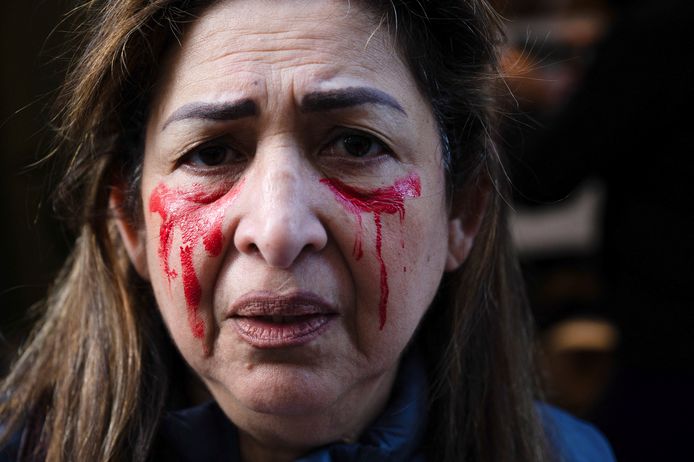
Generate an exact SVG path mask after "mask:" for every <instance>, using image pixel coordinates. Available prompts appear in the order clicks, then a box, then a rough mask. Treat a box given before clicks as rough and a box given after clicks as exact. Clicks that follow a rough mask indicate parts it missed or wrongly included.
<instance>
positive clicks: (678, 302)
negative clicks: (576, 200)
mask: <svg viewBox="0 0 694 462" xmlns="http://www.w3.org/2000/svg"><path fill="white" fill-rule="evenodd" d="M610 6H611V7H612V10H611V11H612V13H613V22H612V24H611V26H610V27H609V29H608V30H607V32H606V34H605V36H604V38H603V39H601V40H600V41H599V42H598V44H597V46H596V47H595V48H594V50H593V52H592V56H591V57H590V58H591V59H590V60H589V61H587V64H588V65H587V66H586V67H585V71H584V74H583V76H582V77H580V79H577V80H576V85H573V88H572V89H571V91H569V92H566V93H565V94H566V95H569V96H567V97H566V98H564V99H563V100H562V98H555V97H554V96H555V95H554V93H553V90H552V89H553V88H554V87H556V84H551V82H550V85H549V86H548V91H547V94H546V95H544V96H548V95H549V96H548V97H547V98H546V100H547V101H549V102H550V105H549V106H548V105H543V103H544V102H545V100H543V99H542V98H538V97H537V96H536V94H537V92H536V91H535V89H536V88H537V87H538V85H539V84H538V81H537V80H535V79H534V78H535V77H538V76H539V75H538V72H535V73H533V65H532V64H530V65H529V66H528V70H529V72H528V73H526V74H524V75H522V77H521V78H517V79H515V80H514V81H512V86H515V87H514V89H515V90H516V92H517V94H518V99H519V101H520V102H521V104H522V103H523V102H527V101H528V100H533V99H535V102H536V104H535V105H534V106H533V105H527V104H526V106H525V108H530V112H532V113H533V114H534V115H535V117H536V118H538V119H540V120H541V121H542V124H541V125H540V127H538V124H537V123H533V122H532V121H531V122H530V123H526V124H525V125H522V126H521V127H520V129H518V128H516V130H520V131H521V132H522V135H521V136H517V135H518V132H517V131H516V132H515V133H513V132H511V133H512V134H511V135H509V138H510V139H511V140H512V141H507V143H506V145H507V149H508V150H509V152H510V155H511V157H512V158H514V159H516V164H515V165H514V175H513V177H514V186H515V188H516V190H517V198H518V201H519V203H522V204H524V205H532V206H535V207H538V206H539V207H542V206H546V205H547V204H555V203H557V202H558V201H561V200H562V199H563V198H565V197H567V196H568V195H569V194H571V192H572V191H573V190H574V189H575V188H576V187H577V186H579V185H580V184H581V183H582V182H583V181H585V180H586V179H588V178H598V179H599V180H600V181H601V182H602V183H603V184H604V190H605V205H604V209H603V211H602V213H601V215H600V223H599V226H600V229H601V234H602V237H601V244H600V247H599V250H598V253H597V256H596V259H597V262H598V264H597V267H596V268H597V274H598V278H599V280H600V285H601V286H602V290H601V291H600V294H599V295H598V296H596V297H594V299H593V302H592V303H591V304H590V307H589V309H588V310H587V311H589V312H590V313H591V315H597V316H601V317H606V318H608V319H609V320H611V321H612V322H614V324H615V325H616V326H617V328H618V329H619V333H620V347H619V349H618V351H617V356H616V360H617V363H616V366H617V367H616V369H615V372H614V379H613V380H612V382H611V385H610V386H609V387H608V389H607V390H606V393H605V394H604V395H603V397H602V399H601V400H599V401H598V402H596V403H594V405H593V407H592V410H591V412H590V417H591V418H592V419H593V421H595V422H597V423H598V425H599V426H600V428H601V429H603V430H604V431H605V432H606V434H607V436H608V438H609V439H610V441H611V442H612V443H613V445H614V447H615V452H616V455H617V458H618V460H625V461H632V460H634V461H639V460H644V461H646V460H649V461H650V460H682V459H683V458H686V457H687V456H688V454H689V448H688V438H689V437H690V436H691V435H692V434H694V426H693V425H692V420H691V417H690V415H692V413H693V412H694V400H693V398H692V390H694V336H693V335H692V333H693V332H694V314H693V309H694V294H693V292H692V290H691V288H692V285H693V284H694V269H693V267H692V261H694V201H692V199H693V198H694V168H692V165H691V164H692V162H691V160H690V157H691V155H692V153H694V138H693V137H692V136H691V121H692V116H691V114H690V112H691V107H692V103H694V98H693V90H692V86H693V82H694V64H693V62H692V58H693V57H694V56H693V55H692V52H691V47H690V46H689V45H688V43H690V42H691V37H690V35H691V25H690V22H691V19H692V17H694V15H693V13H694V7H693V6H692V3H691V2H688V1H674V0H666V1H645V0H644V1H641V2H619V4H617V2H615V3H613V4H612V5H610ZM508 56H509V57H510V58H512V59H511V62H518V61H517V59H516V60H515V61H514V56H513V54H510V55H508ZM549 59H550V60H551V59H552V58H551V57H550V58H549ZM530 61H531V60H530ZM536 64H537V63H536ZM536 70H537V69H536ZM517 74H519V75H520V74H522V73H517ZM539 77H540V79H542V78H543V76H539ZM524 82H530V83H531V84H530V85H524ZM525 89H528V90H529V91H527V92H525V93H524V90H525ZM559 100H561V101H559ZM552 102H554V103H555V104H554V106H552V105H551V103H552ZM550 106H551V107H550ZM525 122H527V119H526V121H525ZM507 133H509V132H507ZM563 315H564V316H569V315H571V313H564V314H563Z"/></svg>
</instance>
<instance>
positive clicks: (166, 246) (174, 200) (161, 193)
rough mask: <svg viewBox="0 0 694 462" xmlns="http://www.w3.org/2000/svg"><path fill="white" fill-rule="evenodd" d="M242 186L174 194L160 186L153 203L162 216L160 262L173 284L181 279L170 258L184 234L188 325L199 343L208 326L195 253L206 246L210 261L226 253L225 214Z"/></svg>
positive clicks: (153, 209) (182, 251) (182, 253)
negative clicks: (177, 237)
mask: <svg viewBox="0 0 694 462" xmlns="http://www.w3.org/2000/svg"><path fill="white" fill-rule="evenodd" d="M241 186H242V182H238V183H236V184H235V185H234V186H233V187H232V188H231V189H224V190H221V191H216V192H213V193H207V192H204V191H202V190H201V189H200V188H193V189H191V190H179V189H175V190H172V189H169V188H168V187H166V185H164V184H163V183H160V184H159V185H158V186H157V187H156V188H155V189H154V191H153V192H152V195H151V196H150V199H149V210H150V212H151V213H158V214H159V216H160V217H161V220H162V223H161V226H160V228H159V258H160V260H161V265H162V269H163V271H164V273H165V274H166V276H167V278H168V280H169V283H171V280H172V279H175V278H177V277H178V274H177V272H176V270H174V269H172V268H171V266H170V265H169V256H170V255H171V245H172V243H173V237H174V231H175V229H176V228H178V230H179V232H180V235H181V245H180V248H179V252H180V253H179V256H180V260H181V272H182V279H183V293H184V295H185V298H186V307H187V312H188V313H187V314H188V324H189V325H190V330H191V332H192V334H193V337H195V338H197V339H203V338H204V337H205V323H204V321H203V320H202V319H201V318H200V313H199V308H200V300H201V299H202V288H201V286H200V280H199V279H198V275H197V273H196V272H195V267H194V265H193V253H194V250H195V248H196V246H197V245H198V244H199V243H202V244H203V247H204V248H205V252H206V253H207V255H209V256H210V257H217V256H219V254H220V253H221V252H222V246H223V243H224V236H223V234H222V220H223V219H224V212H225V211H226V208H227V207H228V206H229V205H230V204H231V203H232V202H233V201H234V199H235V198H236V195H237V194H238V192H239V190H240V188H241Z"/></svg>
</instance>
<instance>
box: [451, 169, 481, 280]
mask: <svg viewBox="0 0 694 462" xmlns="http://www.w3.org/2000/svg"><path fill="white" fill-rule="evenodd" d="M490 189H491V188H490V184H489V181H479V182H476V183H475V184H474V185H471V186H469V187H466V188H463V189H462V190H461V191H459V192H458V193H457V194H456V196H455V197H454V198H453V207H452V210H451V216H450V218H449V220H448V256H447V257H446V267H445V270H446V271H449V272H450V271H455V270H457V269H458V268H460V266H461V265H462V264H463V263H464V262H465V260H467V257H468V256H469V255H470V251H471V250H472V246H473V244H474V243H475V237H477V233H478V232H479V230H480V227H481V226H482V221H483V219H484V215H485V212H486V211H487V204H488V203H489V194H490Z"/></svg>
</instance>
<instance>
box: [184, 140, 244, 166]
mask: <svg viewBox="0 0 694 462" xmlns="http://www.w3.org/2000/svg"><path fill="white" fill-rule="evenodd" d="M240 158H241V155H240V154H239V153H238V152H237V151H236V150H234V149H232V148H231V147H230V146H228V145H227V144H225V143H221V142H215V143H205V144H203V145H201V146H198V147H196V148H194V149H192V150H190V151H189V152H188V153H186V154H185V155H183V157H182V158H181V159H180V161H179V164H181V165H188V166H190V167H193V168H197V169H209V168H214V167H219V166H221V165H226V164H230V163H234V162H237V161H238V160H239V159H240Z"/></svg>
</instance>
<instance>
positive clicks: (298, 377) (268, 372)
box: [211, 364, 346, 417]
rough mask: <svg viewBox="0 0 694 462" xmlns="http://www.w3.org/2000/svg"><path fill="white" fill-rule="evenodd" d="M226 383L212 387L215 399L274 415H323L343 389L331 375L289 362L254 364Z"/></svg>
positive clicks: (339, 381)
mask: <svg viewBox="0 0 694 462" xmlns="http://www.w3.org/2000/svg"><path fill="white" fill-rule="evenodd" d="M326 375H327V376H328V377H326ZM329 377H330V378H332V380H330V378H329ZM225 382H226V383H227V384H228V385H227V386H224V385H223V384H221V383H216V384H214V385H212V386H211V390H213V394H214V395H215V398H216V399H217V401H218V402H220V403H224V402H228V401H229V400H231V401H233V402H235V406H234V408H236V407H238V408H242V409H245V410H247V411H251V412H254V413H258V414H266V415H268V416H277V417H283V416H286V417H290V416H291V417H300V416H310V415H314V414H322V413H324V412H325V411H326V410H327V409H328V408H330V407H331V406H333V405H334V404H335V402H336V401H338V399H339V397H340V396H341V394H342V393H344V392H345V391H346V390H340V388H339V387H340V385H341V384H343V382H342V381H341V380H338V378H337V377H335V376H334V375H332V376H331V375H330V374H321V373H317V372H316V371H313V370H307V369H304V368H302V367H299V366H296V365H288V364H272V365H257V366H254V367H253V368H252V369H251V370H246V371H244V373H243V374H235V377H234V378H233V379H232V380H229V381H225ZM342 386H344V385H342ZM223 407H224V406H223Z"/></svg>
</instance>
